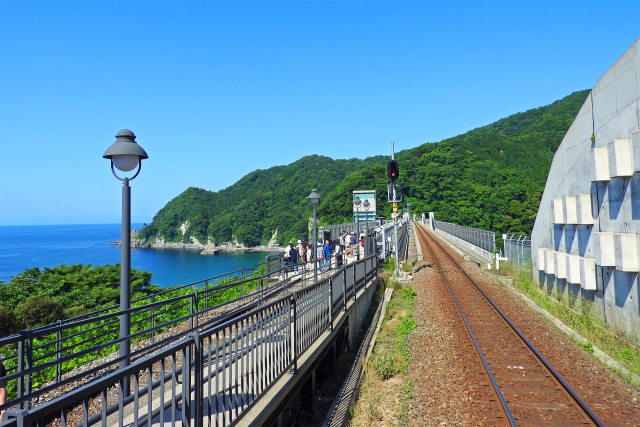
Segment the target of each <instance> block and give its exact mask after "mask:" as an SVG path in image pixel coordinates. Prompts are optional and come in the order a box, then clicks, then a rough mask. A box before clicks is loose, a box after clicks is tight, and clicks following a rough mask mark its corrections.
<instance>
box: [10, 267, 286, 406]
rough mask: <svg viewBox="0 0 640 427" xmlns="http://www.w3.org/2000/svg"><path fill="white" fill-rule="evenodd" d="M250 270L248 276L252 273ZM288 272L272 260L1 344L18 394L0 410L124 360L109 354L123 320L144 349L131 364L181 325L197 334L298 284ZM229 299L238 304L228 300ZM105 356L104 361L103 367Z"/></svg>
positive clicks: (167, 339) (169, 339)
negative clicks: (206, 324) (208, 323)
mask: <svg viewBox="0 0 640 427" xmlns="http://www.w3.org/2000/svg"><path fill="white" fill-rule="evenodd" d="M250 269H253V270H252V271H253V273H252V274H250V273H249V271H250ZM285 271H286V268H285V266H284V264H283V262H282V258H281V257H280V256H271V257H267V259H266V261H265V262H264V263H261V264H258V265H256V266H252V267H247V268H242V269H238V270H235V271H233V272H230V273H225V274H221V275H218V276H214V277H211V278H208V279H204V280H201V281H198V282H194V283H191V284H188V285H184V286H181V287H179V288H173V289H169V290H166V291H163V292H159V293H156V294H152V295H149V296H147V297H144V298H140V299H136V300H133V301H132V303H131V306H132V308H130V309H129V310H126V311H117V308H116V306H114V307H109V308H105V309H101V310H97V311H94V312H91V313H87V314H85V315H82V316H78V317H75V318H71V319H66V320H59V321H58V322H56V323H54V324H51V325H47V326H43V327H39V328H36V329H33V330H23V331H20V332H19V333H18V334H14V335H11V336H8V337H4V338H0V348H3V349H4V350H3V354H4V355H0V362H2V363H3V364H4V365H5V367H6V370H7V376H6V377H5V378H4V379H3V381H4V382H11V383H12V384H15V390H16V397H15V398H13V399H11V400H10V401H8V402H7V404H6V405H1V406H0V409H5V408H6V407H9V406H14V405H19V407H21V408H29V407H30V406H31V405H32V404H34V403H35V404H37V403H38V402H41V401H42V400H43V399H46V396H48V395H50V393H54V392H55V390H56V389H61V388H64V387H65V386H66V385H67V384H71V383H77V382H81V383H82V382H87V381H89V380H90V379H91V378H93V377H94V376H95V375H96V374H97V373H98V372H105V371H110V370H113V369H115V368H116V366H117V364H118V362H119V361H120V360H121V359H119V358H117V357H115V356H113V354H112V352H113V350H114V347H115V346H117V345H118V343H119V342H120V341H122V339H120V338H119V317H120V315H121V314H123V313H129V314H130V316H131V335H130V336H129V337H127V338H128V339H132V340H133V341H134V343H135V342H138V343H140V344H139V345H138V347H141V348H139V349H138V350H134V351H132V352H131V354H130V359H131V360H135V359H137V358H140V357H144V356H145V355H148V354H150V352H152V351H155V350H156V349H158V348H161V347H162V346H166V345H168V344H170V343H171V342H175V341H177V340H179V339H181V338H182V337H183V336H184V334H185V333H187V332H186V331H183V332H182V333H177V334H175V335H170V336H162V335H159V334H160V333H161V332H163V331H165V330H170V329H171V328H175V327H177V326H179V325H181V324H184V323H185V322H186V323H187V326H186V327H183V329H187V330H190V329H196V328H197V327H198V323H199V322H200V321H202V320H203V319H204V320H207V319H208V318H211V317H213V318H214V319H218V318H219V317H220V315H221V312H227V311H232V312H233V310H232V309H231V308H230V307H234V306H237V305H240V304H242V303H246V302H249V301H251V300H256V299H259V298H261V297H263V295H264V293H265V292H266V293H267V294H269V293H274V292H278V291H281V290H283V289H286V288H287V287H288V286H290V284H291V282H292V280H295V279H292V278H290V277H287V275H286V273H285ZM281 274H284V276H285V280H276V283H275V284H273V283H272V282H273V279H274V278H277V277H279V275H281ZM269 283H271V284H269ZM189 291H190V292H189ZM230 293H231V294H230ZM234 294H235V296H236V298H231V299H228V296H229V295H231V296H233V295H234ZM218 320H219V319H218ZM105 357H107V359H106V360H100V359H102V358H105ZM96 360H100V361H99V362H95V363H94V364H95V366H94V367H92V368H88V369H84V370H81V372H76V373H74V372H73V371H72V369H73V368H74V367H77V366H80V365H85V364H88V362H91V361H96ZM65 374H67V375H65ZM13 381H15V382H13Z"/></svg>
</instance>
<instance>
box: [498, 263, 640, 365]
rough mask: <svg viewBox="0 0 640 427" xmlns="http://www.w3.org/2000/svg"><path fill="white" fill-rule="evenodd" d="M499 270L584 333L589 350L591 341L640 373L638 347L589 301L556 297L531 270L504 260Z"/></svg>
mask: <svg viewBox="0 0 640 427" xmlns="http://www.w3.org/2000/svg"><path fill="white" fill-rule="evenodd" d="M502 271H503V272H505V273H506V274H507V276H509V277H511V278H512V279H513V285H514V286H515V287H516V288H517V289H519V290H520V291H522V292H523V293H524V294H526V295H527V296H528V297H529V298H531V299H532V300H533V301H534V302H535V303H536V304H538V305H539V306H540V307H542V308H544V309H545V310H547V311H548V312H549V313H551V314H553V315H554V316H555V317H557V318H558V319H560V320H561V321H562V322H563V323H565V324H566V325H568V326H569V327H571V328H572V329H573V330H575V331H576V332H578V333H579V334H580V335H582V336H583V337H585V339H586V340H587V342H585V343H583V344H581V345H582V347H583V348H584V349H585V351H587V352H589V353H593V346H594V345H595V346H597V347H599V348H600V349H601V350H602V351H604V352H605V353H607V354H608V355H609V356H610V357H612V358H613V359H615V360H617V361H618V362H619V363H620V364H622V365H623V366H625V367H626V368H627V369H629V370H630V371H631V372H633V373H635V374H637V375H640V351H639V350H638V349H637V348H636V347H634V346H633V345H632V344H631V343H630V341H629V340H628V339H627V338H626V337H625V336H624V334H623V333H622V332H620V331H616V330H613V329H612V328H611V327H610V326H609V325H608V324H607V323H605V322H604V321H603V320H602V319H600V318H598V317H597V315H596V313H595V310H594V307H593V303H592V302H591V301H586V300H582V301H577V300H576V299H575V298H574V297H571V298H565V297H563V296H562V295H558V299H555V298H553V297H552V296H550V295H548V294H547V293H546V292H545V290H544V288H542V287H541V286H540V285H538V284H537V283H535V282H533V280H532V278H531V270H527V269H524V270H522V271H520V272H518V271H516V270H514V268H513V266H511V265H510V263H504V268H503V269H502Z"/></svg>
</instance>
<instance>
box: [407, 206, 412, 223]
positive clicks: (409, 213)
mask: <svg viewBox="0 0 640 427" xmlns="http://www.w3.org/2000/svg"><path fill="white" fill-rule="evenodd" d="M407 214H408V215H409V225H411V202H410V201H408V200H407Z"/></svg>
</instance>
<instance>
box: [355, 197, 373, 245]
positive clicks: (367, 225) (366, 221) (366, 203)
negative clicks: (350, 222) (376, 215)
mask: <svg viewBox="0 0 640 427" xmlns="http://www.w3.org/2000/svg"><path fill="white" fill-rule="evenodd" d="M369 206H371V203H369V200H367V199H365V200H364V202H362V207H363V208H364V212H365V220H364V221H365V222H364V224H365V226H364V227H365V233H367V232H368V231H369ZM358 238H360V236H358ZM363 243H364V242H363ZM362 250H363V251H364V256H365V257H366V256H367V251H365V250H364V245H363V248H362Z"/></svg>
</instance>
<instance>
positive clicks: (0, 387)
mask: <svg viewBox="0 0 640 427" xmlns="http://www.w3.org/2000/svg"><path fill="white" fill-rule="evenodd" d="M6 375H7V371H6V370H5V369H4V365H3V364H2V362H0V405H4V404H5V403H7V389H6V386H7V384H6V383H5V382H4V381H3V380H2V377H5V376H6ZM4 411H5V410H4V409H0V422H1V421H2V415H3V414H4Z"/></svg>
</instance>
